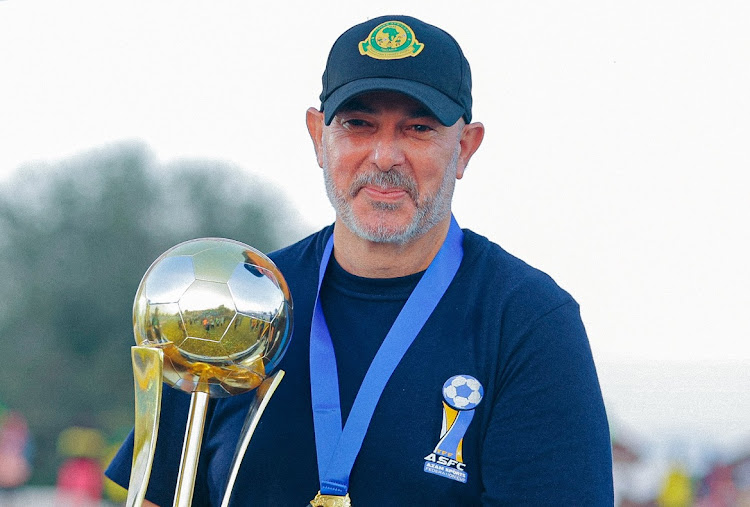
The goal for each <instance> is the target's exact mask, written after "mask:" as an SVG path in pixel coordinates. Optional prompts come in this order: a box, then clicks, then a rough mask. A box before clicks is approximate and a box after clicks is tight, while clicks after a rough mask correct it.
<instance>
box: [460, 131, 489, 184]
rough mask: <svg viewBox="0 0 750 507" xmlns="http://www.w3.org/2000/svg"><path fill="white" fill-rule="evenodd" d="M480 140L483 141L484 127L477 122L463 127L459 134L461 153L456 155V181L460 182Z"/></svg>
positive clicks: (480, 142)
mask: <svg viewBox="0 0 750 507" xmlns="http://www.w3.org/2000/svg"><path fill="white" fill-rule="evenodd" d="M482 139H484V125H482V124H481V123H479V122H475V123H469V124H468V125H464V128H463V131H462V132H461V139H460V140H459V143H460V145H461V152H460V153H459V154H458V165H457V166H456V179H459V180H460V179H461V178H463V176H464V171H465V170H466V166H467V165H469V160H470V159H471V157H472V155H474V153H475V152H476V151H477V150H478V149H479V145H480V144H482Z"/></svg>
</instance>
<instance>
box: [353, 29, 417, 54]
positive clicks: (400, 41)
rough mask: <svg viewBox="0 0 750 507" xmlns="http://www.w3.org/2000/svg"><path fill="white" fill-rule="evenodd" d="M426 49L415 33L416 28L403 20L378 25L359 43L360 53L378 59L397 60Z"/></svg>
mask: <svg viewBox="0 0 750 507" xmlns="http://www.w3.org/2000/svg"><path fill="white" fill-rule="evenodd" d="M422 49H424V44H420V42H419V41H418V40H417V37H416V36H415V35H414V30H412V29H411V27H410V26H409V25H407V24H406V23H402V22H401V21H386V22H385V23H381V24H379V25H378V26H376V27H375V28H374V29H373V31H372V32H370V35H368V36H367V38H366V39H365V40H363V41H362V42H360V43H359V54H361V55H367V56H369V57H372V58H375V59H377V60H397V59H399V58H406V57H407V56H417V55H418V54H419V53H420V52H422Z"/></svg>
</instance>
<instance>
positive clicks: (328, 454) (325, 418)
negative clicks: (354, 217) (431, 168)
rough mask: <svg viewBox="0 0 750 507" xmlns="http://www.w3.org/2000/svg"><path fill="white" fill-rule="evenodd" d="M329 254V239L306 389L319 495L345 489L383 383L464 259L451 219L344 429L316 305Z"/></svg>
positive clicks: (331, 352)
mask: <svg viewBox="0 0 750 507" xmlns="http://www.w3.org/2000/svg"><path fill="white" fill-rule="evenodd" d="M332 251H333V234H332V235H331V237H330V238H329V239H328V243H327V244H326V247H325V250H324V251H323V258H322V260H321V261H320V272H319V277H318V296H317V299H316V301H315V310H314V311H313V319H312V327H311V331H310V388H311V394H312V407H313V422H314V425H315V447H316V450H317V455H318V477H319V479H320V491H321V493H322V494H324V495H344V494H346V492H347V491H348V489H349V474H350V473H351V471H352V467H353V466H354V461H355V460H356V459H357V454H359V450H360V448H361V447H362V442H363V441H364V438H365V433H367V428H368V426H369V425H370V420H371V419H372V415H373V413H374V412H375V407H376V405H377V404H378V400H379V399H380V396H381V394H382V393H383V390H384V389H385V385H386V383H387V382H388V379H390V378H391V375H392V374H393V372H394V371H395V369H396V367H397V366H398V364H399V362H400V361H401V358H403V357H404V354H405V353H406V351H407V349H408V348H409V346H410V345H411V344H412V342H413V341H414V339H415V338H416V337H417V335H418V334H419V331H420V330H421V329H422V326H424V324H425V322H427V319H428V318H429V317H430V315H431V314H432V311H433V310H434V309H435V307H436V306H437V304H438V302H439V301H440V299H441V298H442V297H443V294H445V291H446V290H447V289H448V286H449V285H450V283H451V281H452V280H453V277H454V276H455V275H456V272H457V271H458V267H459V265H460V264H461V259H462V258H463V232H462V231H461V228H460V227H459V226H458V223H456V220H455V218H453V217H452V216H451V225H450V229H449V230H448V235H447V237H446V238H445V241H444V242H443V245H442V246H441V247H440V250H439V251H438V253H437V255H436V256H435V258H434V259H433V260H432V262H431V263H430V265H429V267H428V268H427V271H425V273H424V275H423V276H422V278H421V279H420V281H419V283H418V284H417V286H416V287H415V288H414V291H412V293H411V295H410V296H409V299H408V300H407V301H406V304H404V307H403V308H402V309H401V312H400V313H399V314H398V317H396V320H395V322H394V323H393V326H392V327H391V329H390V331H388V334H387V335H386V337H385V340H383V344H382V345H381V346H380V349H378V352H377V354H375V358H374V359H373V360H372V363H371V364H370V367H369V369H368V370H367V373H366V374H365V378H364V380H363V381H362V385H361V386H360V388H359V391H358V392H357V396H356V398H355V399H354V404H353V405H352V409H351V411H350V412H349V417H347V420H346V424H345V425H344V427H343V430H342V427H341V403H340V400H339V382H338V371H337V369H336V356H335V354H334V350H333V342H332V341H331V334H330V332H329V331H328V325H327V324H326V321H325V317H324V315H323V308H322V306H321V303H320V288H321V286H322V284H323V275H324V274H325V271H326V268H327V266H328V261H329V259H330V257H331V252H332Z"/></svg>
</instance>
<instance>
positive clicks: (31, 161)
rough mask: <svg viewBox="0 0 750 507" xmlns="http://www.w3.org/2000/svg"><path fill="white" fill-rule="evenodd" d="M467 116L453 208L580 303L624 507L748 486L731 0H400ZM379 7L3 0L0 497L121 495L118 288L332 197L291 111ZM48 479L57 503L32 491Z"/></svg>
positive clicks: (282, 233)
mask: <svg viewBox="0 0 750 507" xmlns="http://www.w3.org/2000/svg"><path fill="white" fill-rule="evenodd" d="M397 10H398V11H399V13H404V14H411V15H415V16H417V17H420V18H422V19H423V20H425V21H427V22H430V23H433V24H437V25H439V26H441V27H443V28H445V29H446V30H448V31H449V32H450V33H451V34H452V35H454V36H455V37H456V39H457V40H458V41H459V42H460V43H461V46H462V47H463V49H464V52H465V53H466V55H467V57H468V59H469V61H470V62H471V65H472V72H473V77H474V116H475V119H476V120H477V121H482V122H483V123H484V124H485V126H486V128H487V134H486V137H485V141H484V144H483V146H482V148H481V149H480V151H479V152H478V153H477V155H476V156H475V157H474V159H473V160H472V163H471V165H470V166H469V168H468V171H467V173H466V175H465V177H464V179H463V180H462V181H460V182H459V184H458V186H457V191H456V197H455V207H454V211H455V214H456V217H457V219H458V221H459V223H460V224H461V225H462V226H463V227H468V228H471V229H473V230H475V231H476V232H479V233H481V234H483V235H486V236H487V237H489V238H490V239H491V240H493V241H495V242H497V243H499V244H500V245H501V246H503V247H504V248H505V249H506V250H508V251H510V252H511V253H513V254H515V255H517V256H519V257H521V258H523V259H524V260H526V261H527V262H529V263H530V264H532V265H534V266H536V267H539V268H541V269H542V270H544V271H546V272H548V273H549V274H550V275H552V277H553V278H555V279H556V280H557V282H558V283H559V284H560V285H562V286H563V287H564V288H566V289H567V290H568V291H569V292H571V293H572V294H573V295H574V297H575V298H576V299H577V300H578V301H579V302H580V304H581V307H582V312H583V318H584V322H585V324H586V327H587V329H588V332H589V338H590V341H591V346H592V350H593V352H594V356H595V359H596V361H597V367H598V371H599V376H600V380H601V384H602V390H603V393H604V398H605V403H606V405H607V410H608V414H609V418H610V424H611V429H612V437H613V448H614V458H615V486H616V501H617V504H618V505H622V506H627V505H630V506H632V505H675V506H677V505H711V506H723V505H750V428H749V427H748V420H750V368H749V367H748V366H750V340H748V338H750V326H749V325H748V318H747V307H748V303H750V297H749V296H748V290H747V287H748V286H749V285H750V270H748V268H747V259H748V258H750V228H748V225H747V224H748V218H749V217H750V204H749V203H748V199H747V194H748V188H747V186H748V184H747V178H746V177H744V172H745V171H747V169H748V168H750V143H749V142H748V140H749V139H750V99H749V98H748V93H747V90H749V89H750V70H749V68H748V65H747V62H748V61H750V27H749V26H748V24H749V23H750V21H749V20H750V6H748V4H746V3H745V2H740V1H718V2H716V1H708V0H685V1H679V2H678V1H676V0H666V1H664V2H646V1H644V0H634V1H631V2H614V1H601V0H596V1H595V0H574V1H571V2H564V3H561V2H553V1H549V0H541V1H535V2H514V1H506V0H501V1H490V0H487V1H475V2H470V3H469V2H464V3H463V4H460V5H459V4H456V3H455V2H444V1H436V0H432V1H427V0H414V1H412V2H409V3H408V4H404V5H402V6H400V7H399V8H398V9H397ZM386 13H387V12H386V11H385V10H384V9H383V7H382V6H380V5H371V4H365V3H358V4H354V3H351V2H345V1H343V0H336V1H333V0H331V1H323V0H321V1H317V2H307V1H304V2H303V1H283V0H280V1H277V2H274V3H270V2H266V3H262V4H260V5H256V4H254V3H251V2H246V1H238V0H229V1H225V2H221V3H218V4H217V3H216V2H206V1H195V0H187V1H185V0H183V1H179V2H177V1H166V0H164V1H159V2H153V1H152V2H145V1H131V2H122V1H111V2H97V1H93V0H91V1H84V0H71V1H68V2H53V1H42V0H23V1H21V0H0V333H1V334H0V357H1V358H2V359H3V367H2V368H0V505H13V504H14V503H15V504H17V505H33V504H38V505H49V504H50V502H51V501H55V502H58V503H60V504H65V502H68V504H70V505H83V504H86V502H90V503H91V504H92V505H95V504H99V503H113V504H116V503H118V502H121V501H122V499H123V497H122V491H119V490H117V489H116V488H114V487H113V486H112V485H111V484H107V483H105V482H103V481H102V478H101V468H102V466H104V464H105V463H106V462H107V460H108V459H109V458H110V457H111V454H112V452H113V451H114V449H116V448H117V445H118V444H119V442H120V441H121V440H122V439H123V438H124V436H125V434H126V433H127V432H128V431H129V429H130V427H131V426H132V423H133V401H132V399H133V394H132V393H133V386H132V372H131V367H130V360H129V348H130V346H131V345H133V344H134V340H133V335H132V324H131V309H132V300H133V296H134V294H135V291H136V288H137V286H138V283H139V282H140V279H141V276H142V275H143V273H144V272H145V271H146V269H147V268H148V266H149V265H150V263H151V262H152V261H153V260H154V259H156V257H158V255H159V254H161V253H162V252H163V251H164V250H166V249H167V248H169V247H171V246H173V245H174V244H176V243H178V242H180V241H183V240H186V239H190V238H195V237H201V236H224V237H230V238H234V239H237V240H240V241H243V242H246V243H248V244H251V245H253V246H255V247H256V248H258V249H260V250H263V251H266V252H268V251H271V250H273V249H275V248H278V247H280V246H283V245H286V244H289V243H291V242H293V241H295V240H297V239H300V238H302V237H304V236H305V235H307V234H309V233H311V232H313V231H315V230H317V229H318V228H320V227H322V226H324V225H327V224H328V223H330V222H332V221H333V212H332V210H331V208H330V206H329V204H328V202H327V200H326V197H325V193H324V189H323V184H322V178H321V173H320V170H319V168H318V167H317V164H316V163H315V159H314V156H313V151H312V146H311V143H310V141H309V138H308V135H307V132H306V129H305V125H304V112H305V110H306V108H307V107H309V106H316V107H317V106H319V101H318V94H319V92H320V76H321V74H322V71H323V68H324V65H325V59H326V56H327V52H328V49H329V48H330V46H331V44H332V43H333V41H334V40H335V38H336V37H337V36H338V34H339V33H340V32H342V31H343V30H344V29H346V28H348V27H349V26H351V25H353V24H355V23H358V22H361V21H363V20H365V19H367V18H371V17H376V16H379V15H382V14H386ZM51 499H52V500H51Z"/></svg>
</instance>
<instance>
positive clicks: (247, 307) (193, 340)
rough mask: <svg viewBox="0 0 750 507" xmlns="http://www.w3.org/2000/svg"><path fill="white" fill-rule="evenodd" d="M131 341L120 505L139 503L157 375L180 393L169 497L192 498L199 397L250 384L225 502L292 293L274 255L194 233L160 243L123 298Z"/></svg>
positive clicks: (272, 383)
mask: <svg viewBox="0 0 750 507" xmlns="http://www.w3.org/2000/svg"><path fill="white" fill-rule="evenodd" d="M133 327H134V331H135V341H136V343H137V346H135V347H132V351H131V356H132V361H133V376H134V381H135V431H134V449H133V466H132V472H131V476H130V485H129V487H128V499H127V505H128V506H132V505H141V504H142V503H143V500H144V498H145V494H146V488H147V486H148V481H149V475H150V473H151V465H152V463H153V459H154V452H155V449H156V440H157V436H158V428H159V415H160V406H161V394H162V385H163V383H166V384H167V385H169V386H171V387H172V388H175V389H179V390H182V391H185V392H187V393H190V395H191V399H190V412H189V415H188V420H187V423H186V429H185V440H184V442H183V448H182V457H181V460H180V469H179V475H178V481H177V486H176V488H175V499H174V505H175V506H188V505H190V504H191V502H192V495H193V487H194V485H195V474H196V470H197V466H198V456H199V453H200V447H201V442H202V438H203V427H204V423H205V419H206V411H207V408H208V400H209V398H223V397H227V396H232V395H235V394H241V393H245V392H248V391H251V390H253V389H255V397H254V399H253V402H252V403H251V405H250V408H249V410H248V414H247V416H246V419H245V424H244V427H243V429H242V432H241V433H240V439H239V441H238V443H237V447H236V450H235V455H234V459H233V460H232V464H231V466H230V470H228V471H227V474H228V475H227V476H228V480H227V488H226V491H225V494H224V500H223V502H222V505H228V503H229V499H230V497H231V493H232V488H233V486H234V481H235V479H236V476H237V471H238V470H239V466H240V463H241V462H242V458H243V456H244V454H245V451H246V450H247V446H248V443H249V441H250V438H251V437H252V434H253V432H254V431H255V428H256V426H257V424H258V421H259V420H260V416H261V415H262V413H263V410H264V409H265V407H266V405H267V403H268V401H269V399H270V398H271V396H272V395H273V393H274V391H275V390H276V387H277V386H278V385H279V382H281V379H282V378H283V376H284V371H283V370H279V371H277V372H276V373H274V374H273V375H271V373H272V371H273V369H274V368H275V366H276V365H277V364H278V362H279V360H280V359H281V357H282V356H283V354H284V351H285V350H286V347H287V345H288V343H289V337H290V336H291V330H292V298H291V294H290V292H289V288H288V287H287V284H286V282H285V280H284V278H283V276H282V275H281V272H280V271H279V270H278V268H277V267H276V266H275V265H274V263H273V262H272V261H271V260H270V259H269V258H268V257H266V256H265V255H263V254H262V253H261V252H259V251H258V250H256V249H254V248H252V247H250V246H248V245H245V244H243V243H240V242H237V241H233V240H229V239H220V238H202V239H195V240H191V241H187V242H185V243H181V244H179V245H177V246H175V247H173V248H171V249H169V250H167V251H166V252H164V253H163V254H162V255H161V256H160V257H159V258H158V259H156V261H154V263H153V264H152V265H151V267H150V268H149V269H148V271H146V274H145V275H144V276H143V280H141V283H140V285H139V287H138V291H137V293H136V297H135V303H134V305H133Z"/></svg>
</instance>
